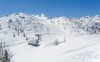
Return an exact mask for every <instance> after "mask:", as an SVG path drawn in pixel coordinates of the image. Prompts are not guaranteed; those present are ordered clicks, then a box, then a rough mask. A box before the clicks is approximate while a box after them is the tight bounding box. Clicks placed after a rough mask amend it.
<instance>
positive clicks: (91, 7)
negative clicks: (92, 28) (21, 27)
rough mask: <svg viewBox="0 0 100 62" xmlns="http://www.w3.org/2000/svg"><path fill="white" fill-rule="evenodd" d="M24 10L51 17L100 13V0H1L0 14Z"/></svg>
mask: <svg viewBox="0 0 100 62" xmlns="http://www.w3.org/2000/svg"><path fill="white" fill-rule="evenodd" d="M19 12H24V13H28V14H41V13H44V14H45V15H46V16H49V17H56V16H57V17H59V16H66V17H81V16H86V15H90V16H94V15H100V0H0V16H4V15H6V14H12V13H19Z"/></svg>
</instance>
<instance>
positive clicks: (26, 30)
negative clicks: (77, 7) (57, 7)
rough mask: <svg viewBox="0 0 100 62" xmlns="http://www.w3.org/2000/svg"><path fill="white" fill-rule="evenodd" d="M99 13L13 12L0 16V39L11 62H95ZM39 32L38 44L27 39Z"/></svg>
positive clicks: (99, 45) (98, 58) (99, 50)
mask: <svg viewBox="0 0 100 62" xmlns="http://www.w3.org/2000/svg"><path fill="white" fill-rule="evenodd" d="M99 33H100V16H98V15H96V16H85V17H81V18H67V17H55V18H49V17H46V16H45V15H44V14H41V16H39V15H28V14H25V13H14V14H11V15H6V16H4V17H1V18H0V39H1V40H3V41H5V43H6V46H7V47H9V49H10V51H11V52H12V53H13V54H14V56H13V58H12V62H13V61H14V62H99V61H100V39H99V38H100V34H99ZM36 34H39V35H41V40H40V41H39V46H38V47H36V46H31V45H29V43H30V42H34V41H36V40H37V38H38V37H37V36H36Z"/></svg>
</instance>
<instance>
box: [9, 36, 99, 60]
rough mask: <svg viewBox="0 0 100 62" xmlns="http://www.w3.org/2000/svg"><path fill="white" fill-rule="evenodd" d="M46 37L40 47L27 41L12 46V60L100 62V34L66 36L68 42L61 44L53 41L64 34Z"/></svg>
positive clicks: (61, 39) (61, 38) (60, 38)
mask: <svg viewBox="0 0 100 62" xmlns="http://www.w3.org/2000/svg"><path fill="white" fill-rule="evenodd" d="M60 36H61V35H60ZM64 36H65V35H64ZM44 37H45V36H44ZM46 37H48V38H46V39H42V42H41V46H39V47H34V46H31V45H30V46H29V45H28V44H27V42H26V41H25V42H24V43H22V44H19V45H15V46H11V47H10V50H11V51H12V52H13V54H14V56H13V58H12V62H100V35H77V36H69V37H67V36H66V42H63V43H61V44H59V45H53V43H52V42H53V41H54V39H55V37H58V38H59V40H60V41H63V35H62V36H61V37H59V35H53V36H49V35H46ZM50 39H51V40H50ZM48 40H49V41H51V43H49V42H48ZM43 42H44V43H43Z"/></svg>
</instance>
